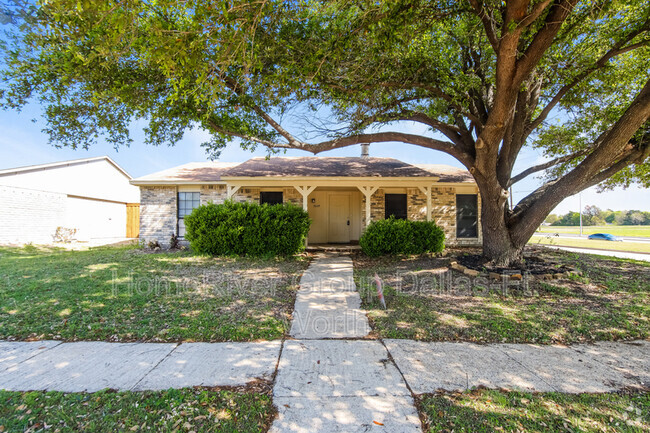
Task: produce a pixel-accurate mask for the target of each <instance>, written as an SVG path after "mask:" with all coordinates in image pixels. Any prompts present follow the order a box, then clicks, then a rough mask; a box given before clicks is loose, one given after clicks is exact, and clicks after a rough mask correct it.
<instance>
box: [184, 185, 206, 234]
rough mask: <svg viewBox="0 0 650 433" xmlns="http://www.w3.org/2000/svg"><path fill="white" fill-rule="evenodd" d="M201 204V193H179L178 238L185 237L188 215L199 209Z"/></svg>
mask: <svg viewBox="0 0 650 433" xmlns="http://www.w3.org/2000/svg"><path fill="white" fill-rule="evenodd" d="M200 202H201V193H200V192H179V193H178V236H179V237H181V238H182V237H185V221H184V218H185V216H186V215H189V214H191V213H192V211H193V210H194V209H195V208H197V207H199V204H200Z"/></svg>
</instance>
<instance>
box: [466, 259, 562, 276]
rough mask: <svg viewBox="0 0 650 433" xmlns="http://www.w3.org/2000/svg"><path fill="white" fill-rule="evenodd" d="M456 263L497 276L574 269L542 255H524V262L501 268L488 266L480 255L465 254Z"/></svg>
mask: <svg viewBox="0 0 650 433" xmlns="http://www.w3.org/2000/svg"><path fill="white" fill-rule="evenodd" d="M456 261H457V262H458V263H459V264H461V265H463V266H465V267H466V268H468V269H474V270H477V271H486V272H494V273H496V274H510V273H524V272H526V273H529V274H531V275H545V274H556V273H566V272H571V271H573V270H574V269H573V268H571V267H569V266H567V265H564V264H561V263H560V262H559V261H555V260H549V259H547V258H543V257H540V255H537V254H534V255H530V254H528V255H524V260H523V261H522V262H521V263H519V264H518V265H516V266H512V267H499V266H490V265H487V264H486V263H487V260H486V259H485V257H483V256H481V255H480V254H463V255H459V256H457V257H456Z"/></svg>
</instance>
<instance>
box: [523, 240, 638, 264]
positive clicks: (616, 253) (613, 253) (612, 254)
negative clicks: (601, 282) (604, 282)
mask: <svg viewBox="0 0 650 433" xmlns="http://www.w3.org/2000/svg"><path fill="white" fill-rule="evenodd" d="M535 245H537V244H535ZM539 246H542V247H546V248H552V249H556V250H563V251H571V252H573V253H582V254H597V255H599V256H609V257H618V258H619V259H632V260H640V261H645V262H650V254H643V253H628V252H625V251H608V250H595V249H591V248H573V247H560V246H555V245H542V244H539Z"/></svg>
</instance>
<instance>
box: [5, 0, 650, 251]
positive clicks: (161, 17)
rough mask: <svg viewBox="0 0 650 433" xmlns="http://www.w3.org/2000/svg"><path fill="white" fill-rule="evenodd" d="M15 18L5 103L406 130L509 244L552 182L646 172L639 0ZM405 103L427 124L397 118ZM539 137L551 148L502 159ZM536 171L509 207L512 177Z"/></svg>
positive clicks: (61, 8) (510, 0) (232, 132)
mask: <svg viewBox="0 0 650 433" xmlns="http://www.w3.org/2000/svg"><path fill="white" fill-rule="evenodd" d="M30 16H31V17H33V19H29V20H26V21H24V23H23V25H22V26H21V27H20V29H19V30H18V31H16V32H15V34H14V36H15V38H13V43H12V44H10V46H9V51H8V52H7V56H6V60H5V67H4V69H3V72H2V74H3V81H2V82H3V84H2V94H1V95H0V101H1V102H0V103H2V105H3V106H4V107H10V108H20V107H22V106H24V105H25V104H26V103H27V102H28V101H29V100H31V99H37V100H38V101H39V102H40V103H41V105H42V106H43V109H44V112H45V117H46V120H47V123H46V124H47V126H46V128H45V129H46V132H47V133H48V134H49V136H50V138H51V140H52V142H53V143H54V144H57V145H63V146H71V147H87V146H90V145H92V144H93V143H94V142H96V140H97V139H98V138H99V137H100V136H102V135H103V136H104V137H106V138H107V139H108V140H109V141H110V142H112V143H114V145H115V146H120V145H124V144H129V143H130V141H131V138H130V136H129V126H130V125H131V123H132V122H133V120H136V119H143V120H145V121H146V122H147V125H148V126H147V128H146V137H147V138H146V141H147V143H149V144H154V145H160V144H174V143H176V142H178V140H180V139H181V138H182V136H183V133H184V132H185V131H187V130H188V129H189V128H193V127H198V128H202V129H204V130H206V131H209V132H210V134H211V139H210V141H209V142H208V143H205V146H206V149H207V151H208V152H209V153H210V154H211V155H212V156H218V153H219V151H220V149H222V148H223V147H224V146H225V145H226V144H227V143H229V142H230V141H232V140H233V139H238V140H239V142H240V144H241V145H242V146H243V147H245V148H255V147H257V146H260V145H261V146H265V147H266V148H267V149H269V152H276V151H278V150H279V149H286V148H294V149H302V150H306V151H310V152H313V153H319V152H322V151H327V150H331V149H335V148H340V147H345V146H350V145H353V144H358V143H376V142H398V143H405V144H412V145H417V146H422V147H425V148H429V149H434V150H439V151H443V152H446V153H448V154H450V155H452V156H454V157H455V158H456V159H458V160H459V161H460V162H461V163H462V164H464V165H465V166H466V167H467V168H468V170H469V171H470V172H471V173H472V175H473V176H474V179H475V180H476V182H477V184H478V186H479V189H480V191H481V195H482V198H483V200H482V211H483V212H482V215H483V217H482V221H483V234H484V239H485V242H484V250H485V251H486V254H487V255H488V256H491V257H497V256H498V257H499V258H500V260H502V261H503V260H505V261H507V260H508V256H510V255H512V254H511V253H512V252H513V251H514V252H516V251H519V250H520V249H521V247H522V246H523V245H524V244H525V243H526V241H527V240H528V238H529V237H530V235H531V234H532V233H533V231H534V229H535V228H536V227H537V226H538V225H539V223H541V221H543V219H544V217H545V216H546V215H547V214H548V213H549V212H550V211H551V210H552V209H553V207H555V206H556V205H557V204H558V203H559V202H560V201H561V200H562V199H563V198H565V197H567V196H569V195H572V194H575V193H577V192H579V191H581V190H583V189H585V188H587V187H589V186H593V185H601V186H602V187H613V186H615V185H623V186H627V185H629V184H630V183H632V182H636V183H641V184H642V185H645V186H650V171H649V165H648V162H647V157H648V154H649V153H650V146H649V145H648V142H649V139H650V134H649V131H650V124H649V123H648V118H649V117H650V82H649V78H650V71H649V67H648V61H647V59H648V58H650V4H649V3H648V2H640V1H637V0H597V1H591V0H590V1H587V0H507V1H497V0H467V1H460V2H457V1H451V0H447V1H445V0H438V1H422V0H387V1H382V2H371V1H354V2H349V1H337V0H331V1H304V2H284V1H279V0H277V1H273V0H267V1H264V0H262V1H258V2H245V1H229V2H225V1H217V2H199V1H196V0H189V1H162V2H141V1H134V0H127V1H115V0H112V1H111V0H109V1H101V2H100V1H93V0H85V1H81V2H79V1H76V0H75V1H72V0H50V1H47V2H42V3H39V4H38V7H37V9H36V11H35V12H34V13H32V14H31V15H30ZM404 122H416V123H419V124H422V125H425V126H426V128H427V129H428V132H426V133H424V134H409V133H404V132H401V131H402V130H401V129H400V128H399V125H400V124H401V123H404ZM525 146H534V147H536V148H538V149H539V151H540V152H541V153H543V154H544V155H545V157H546V158H547V161H546V162H544V163H542V164H538V165H534V166H530V167H528V168H526V169H525V170H524V171H523V172H521V173H514V172H513V169H514V165H515V162H516V160H517V156H518V155H519V153H520V152H521V150H522V148H524V147H525ZM535 173H545V176H546V182H545V183H544V184H543V185H542V186H540V187H539V188H538V189H537V190H535V191H534V192H532V193H531V194H530V195H529V196H527V197H525V198H524V199H522V200H521V201H520V202H519V203H518V204H517V205H516V206H515V207H514V208H513V209H510V207H509V206H508V200H507V197H508V193H507V191H508V188H509V187H510V186H511V185H512V184H513V183H516V182H518V181H520V180H521V179H523V178H525V177H527V176H530V175H532V174H535Z"/></svg>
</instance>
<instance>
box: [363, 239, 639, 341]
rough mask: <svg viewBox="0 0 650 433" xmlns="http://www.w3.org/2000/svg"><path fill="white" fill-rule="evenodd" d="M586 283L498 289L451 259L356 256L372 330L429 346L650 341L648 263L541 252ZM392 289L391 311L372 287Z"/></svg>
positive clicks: (573, 279)
mask: <svg viewBox="0 0 650 433" xmlns="http://www.w3.org/2000/svg"><path fill="white" fill-rule="evenodd" d="M538 254H539V255H543V256H544V257H546V258H547V259H548V260H551V261H556V262H559V263H564V264H568V265H570V266H576V267H578V268H580V270H582V272H583V273H584V277H577V276H572V277H570V278H565V279H561V280H553V281H538V280H536V281H535V282H533V283H531V284H530V286H529V290H528V291H525V290H521V289H520V288H518V287H517V286H512V287H510V288H509V290H508V292H507V294H504V293H503V290H502V287H501V286H500V285H499V283H496V282H491V281H487V279H472V278H470V277H467V276H465V275H463V274H461V273H459V272H456V271H449V270H448V268H447V266H446V265H447V263H448V262H449V260H450V259H449V258H433V257H408V258H401V259H400V258H381V259H369V258H367V257H365V256H363V255H357V256H356V257H355V258H354V262H355V263H354V265H355V278H356V280H357V283H358V287H359V291H360V292H361V298H362V302H363V308H365V309H366V310H367V312H368V317H369V319H370V321H371V324H372V326H373V329H374V331H375V332H376V333H377V334H378V335H379V336H381V337H384V338H407V339H415V340H425V341H471V342H498V343H501V342H509V343H577V342H587V341H596V340H631V339H645V338H649V337H650V263H647V262H635V261H630V260H619V259H613V258H606V257H599V256H593V255H587V254H575V253H569V252H563V251H558V252H556V251H551V250H545V251H540V252H539V253H538ZM375 273H377V274H378V275H379V276H380V277H381V278H382V280H383V281H384V283H385V284H386V285H387V287H385V289H384V294H385V299H386V304H387V309H386V310H384V309H383V307H382V306H381V305H380V303H379V300H378V298H377V294H376V287H375V284H374V283H373V276H374V275H375Z"/></svg>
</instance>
